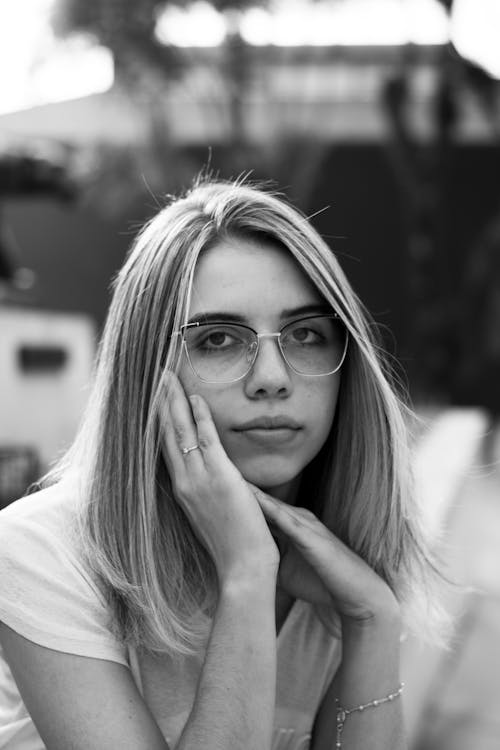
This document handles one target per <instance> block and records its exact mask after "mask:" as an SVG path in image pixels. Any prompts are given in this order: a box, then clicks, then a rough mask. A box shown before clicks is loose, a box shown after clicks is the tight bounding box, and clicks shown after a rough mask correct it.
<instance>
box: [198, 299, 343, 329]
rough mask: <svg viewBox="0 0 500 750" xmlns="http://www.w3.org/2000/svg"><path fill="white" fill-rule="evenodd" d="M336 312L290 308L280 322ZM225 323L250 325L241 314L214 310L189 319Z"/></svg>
mask: <svg viewBox="0 0 500 750" xmlns="http://www.w3.org/2000/svg"><path fill="white" fill-rule="evenodd" d="M334 312H335V311H334V310H333V309H332V308H331V307H330V305H327V304H324V303H323V304H312V305H301V306H300V307H293V308H292V307H290V308H286V309H284V310H282V311H281V313H280V320H285V319H287V318H297V317H302V316H306V315H325V314H326V315H328V314H329V313H334ZM219 321H220V322H221V323H222V322H224V323H243V324H246V325H248V323H249V320H248V318H247V317H245V315H240V314H239V313H236V312H234V313H228V312H227V311H222V310H220V311H218V310H214V311H211V312H203V313H197V314H196V315H193V317H192V318H190V319H189V323H190V324H192V323H214V322H219Z"/></svg>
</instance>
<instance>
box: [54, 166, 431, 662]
mask: <svg viewBox="0 0 500 750" xmlns="http://www.w3.org/2000/svg"><path fill="white" fill-rule="evenodd" d="M227 236H236V237H238V236H245V237H257V236H258V237H261V238H262V237H264V238H265V239H267V240H268V241H271V242H273V243H279V245H281V246H283V247H285V248H286V249H287V250H288V251H289V252H290V253H291V254H292V255H293V256H294V258H295V259H296V261H297V262H298V263H299V264H300V266H301V267H302V268H303V269H304V272H305V273H306V275H307V276H308V277H309V278H310V279H311V280H312V281H313V283H314V284H315V285H316V287H317V288H318V290H319V291H320V293H321V294H322V295H323V297H324V298H325V299H326V300H327V301H328V303H329V304H330V305H331V306H332V308H333V309H335V311H336V312H337V313H338V314H339V316H340V317H341V318H342V320H343V322H344V324H345V326H346V327H347V329H348V331H349V336H350V343H349V347H348V353H347V358H346V361H345V363H344V365H343V369H342V377H341V387H340V394H339V400H338V405H337V412H336V416H335V420H334V424H333V427H332V431H331V434H330V437H329V439H328V440H327V442H326V444H325V445H324V446H323V448H322V449H321V451H320V453H319V454H318V456H316V458H315V459H313V462H312V463H311V464H310V466H309V467H307V468H306V470H305V473H304V478H303V488H305V490H306V491H307V494H308V495H309V497H314V498H315V501H314V504H313V505H312V506H311V507H312V509H313V510H315V512H316V513H317V514H318V515H319V516H320V517H321V518H322V520H323V522H324V523H325V524H326V525H327V526H328V527H329V528H330V529H331V530H332V531H333V532H334V533H335V534H336V535H337V536H338V537H340V538H341V539H342V540H343V541H344V542H346V543H347V544H348V545H349V546H350V547H351V548H352V549H353V550H354V551H355V552H357V553H358V554H359V555H361V557H363V558H364V559H365V560H366V561H367V562H368V563H369V565H371V566H372V567H373V569H374V570H375V571H376V572H377V573H379V574H380V575H381V576H382V577H383V578H384V579H385V580H386V581H387V583H388V584H389V585H390V587H391V588H392V589H393V591H394V592H395V594H396V595H397V597H398V598H399V599H400V601H401V602H402V603H403V604H404V605H405V606H404V610H403V611H404V612H405V613H406V619H407V624H408V626H409V627H410V628H414V629H415V630H421V629H422V628H423V627H425V625H426V624H427V625H429V623H430V622H433V616H432V614H430V610H431V609H432V605H433V601H432V597H429V596H427V597H426V596H424V597H423V600H422V601H424V602H427V605H426V607H427V608H426V609H422V607H421V602H419V603H418V606H417V607H413V608H412V606H411V602H412V601H413V602H415V601H417V600H415V598H414V597H410V592H414V591H415V590H418V591H422V592H424V594H425V592H426V591H427V583H426V582H428V581H429V580H430V579H431V578H432V569H433V565H432V560H431V555H430V553H429V551H428V550H427V548H426V542H425V535H424V534H423V533H422V530H421V528H420V526H419V518H418V509H417V507H416V503H415V500H414V492H413V487H412V473H411V467H410V450H409V446H408V435H409V432H408V427H407V417H408V416H409V415H410V411H409V410H408V408H407V407H406V406H405V403H404V401H403V400H402V397H401V396H400V395H398V390H400V389H399V388H398V387H397V383H396V382H395V380H394V377H393V375H392V372H391V369H390V368H389V366H388V363H387V361H386V360H385V359H384V358H383V355H382V353H381V349H380V344H379V341H378V339H377V334H376V330H375V327H374V325H373V323H372V322H371V320H370V317H369V315H368V314H367V312H366V311H365V309H364V308H363V305H362V304H361V302H360V301H359V299H358V298H357V296H356V295H355V293H354V292H353V290H352V289H351V287H350V285H349V282H348V281H347V279H346V277H345V275H344V273H343V271H342V269H341V267H340V265H339V263H338V261H337V260H336V258H335V255H334V254H333V252H332V251H331V249H330V248H329V247H328V246H327V244H326V243H325V242H324V241H323V240H322V239H321V237H320V236H319V235H318V233H317V232H316V231H315V230H314V228H313V227H312V226H311V224H310V223H309V222H308V221H307V219H306V218H305V217H304V216H303V215H301V214H300V213H299V212H298V211H297V210H296V209H294V208H292V207H291V206H290V205H288V204H287V203H286V202H285V201H284V200H283V199H281V198H280V197H277V196H276V195H273V194H271V193H269V192H265V191H262V190H259V189H256V188H254V187H251V186H250V185H248V184H241V183H240V182H236V183H225V182H210V181H208V182H199V183H198V184H196V185H195V186H194V188H193V189H192V190H191V191H190V192H188V193H187V194H186V195H185V196H183V197H181V198H179V199H177V200H174V201H173V202H171V203H170V204H169V205H168V206H167V207H165V208H164V209H162V210H161V211H160V212H159V213H158V214H157V215H156V216H155V217H154V218H153V219H152V220H151V221H150V222H148V223H147V224H146V225H145V227H144V228H143V229H142V231H141V232H140V233H139V235H138V236H137V238H136V240H135V242H134V243H133V246H132V248H131V251H130V253H129V255H128V257H127V259H126V261H125V263H124V265H123V267H122V269H121V270H120V272H119V273H118V275H117V277H116V279H115V281H114V294H113V299H112V302H111V306H110V310H109V314H108V318H107V321H106V326H105V330H104V333H103V336H102V340H101V343H100V347H99V351H98V357H97V364H96V374H95V380H94V385H93V389H92V393H91V397H90V400H89V403H88V407H87V410H86V413H85V416H84V419H83V421H82V425H81V428H80V431H79V434H78V436H77V438H76V440H75V442H74V444H73V446H72V447H71V449H70V450H69V451H68V453H67V454H66V456H65V457H64V458H63V459H62V460H61V461H60V462H59V464H58V465H57V466H56V467H55V468H54V469H53V470H52V471H51V472H50V473H49V475H48V481H56V480H58V479H63V478H64V477H65V476H68V475H71V473H72V472H76V473H77V474H78V476H79V477H80V483H81V491H82V493H83V497H84V502H83V503H82V506H81V518H80V522H81V523H80V527H81V528H80V530H81V539H82V543H83V547H84V549H85V550H86V557H87V562H88V565H89V566H90V568H91V570H92V571H93V573H94V574H95V576H96V577H97V579H98V580H99V582H100V583H101V585H102V588H103V590H104V592H105V594H106V596H107V599H108V602H109V604H110V607H111V611H112V613H113V623H114V627H115V628H116V631H117V632H118V634H119V635H120V637H121V638H122V639H123V640H124V642H126V643H129V644H131V645H135V646H141V647H144V648H147V649H151V650H157V651H168V652H170V653H178V654H183V653H184V654H185V653H190V652H192V651H193V650H195V649H196V648H197V647H198V646H199V645H200V644H201V643H202V641H203V640H204V638H206V635H207V628H208V627H209V625H208V623H209V617H210V615H211V613H212V612H213V609H214V606H215V602H216V591H217V581H216V575H215V570H214V566H213V563H212V561H211V559H210V558H209V555H208V553H207V552H206V551H205V549H204V547H203V546H202V545H201V544H200V542H199V541H198V539H197V537H196V535H195V534H194V532H193V530H192V528H191V527H190V525H189V523H188V521H187V519H186V517H185V515H184V514H183V512H182V511H181V510H180V508H179V506H178V504H177V503H176V501H175V499H174V498H173V495H172V492H171V490H170V483H169V478H168V474H167V471H166V467H165V464H164V462H163V459H162V455H161V451H160V435H159V424H158V409H159V404H160V401H161V399H163V398H164V396H165V391H164V374H165V372H166V371H168V370H171V369H173V370H176V368H177V367H178V365H179V361H180V354H181V352H180V348H179V343H178V338H179V337H173V338H171V333H172V332H173V331H175V330H177V329H178V328H179V327H180V326H181V325H182V324H183V323H185V322H186V321H187V316H188V308H189V294H190V289H191V284H192V279H193V274H194V270H195V267H196V263H197V259H198V257H199V255H200V253H201V252H203V251H204V250H206V249H207V248H209V247H210V246H211V245H213V244H215V243H216V242H218V241H219V240H220V239H221V238H223V237H227Z"/></svg>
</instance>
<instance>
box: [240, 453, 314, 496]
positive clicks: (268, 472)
mask: <svg viewBox="0 0 500 750" xmlns="http://www.w3.org/2000/svg"><path fill="white" fill-rule="evenodd" d="M235 464H236V466H237V467H238V469H239V471H241V474H242V476H243V478H244V479H246V480H247V482H251V483H252V484H255V486H256V487H260V489H262V490H266V489H269V488H272V487H280V486H281V485H285V484H288V483H289V482H291V481H293V480H294V479H295V478H296V477H297V476H298V474H300V472H301V471H302V468H303V467H302V466H297V464H296V463H295V462H292V461H290V459H288V460H287V459H280V458H278V457H271V456H267V457H265V458H264V459H261V460H259V461H251V460H248V459H247V460H243V461H240V462H236V461H235Z"/></svg>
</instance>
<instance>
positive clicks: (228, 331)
mask: <svg viewBox="0 0 500 750" xmlns="http://www.w3.org/2000/svg"><path fill="white" fill-rule="evenodd" d="M184 340H185V342H186V347H187V352H188V357H189V360H190V362H191V366H192V368H193V370H194V371H195V373H196V374H197V375H198V377H200V378H201V379H202V380H205V381H208V382H214V383H224V382H226V383H228V382H231V381H232V380H238V379H239V378H242V377H244V376H245V375H246V374H247V373H248V372H249V371H250V369H251V367H252V365H253V363H254V360H255V357H256V352H257V348H258V346H259V340H258V337H257V335H256V334H255V333H254V332H253V331H252V330H251V329H249V328H247V327H246V326H242V325H238V324H237V323H209V324H206V325H204V324H202V325H200V326H196V327H192V328H186V329H185V331H184ZM345 344H346V332H345V328H344V326H343V324H342V322H341V321H340V320H338V319H337V318H333V317H327V316H318V317H314V318H304V319H301V320H296V321H294V322H292V323H289V324H288V325H286V326H285V327H284V328H283V329H282V330H281V336H280V347H281V351H282V354H283V357H284V358H285V360H286V362H287V363H288V365H289V366H290V367H291V368H292V369H293V370H295V371H296V372H298V373H301V374H303V375H327V374H328V373H331V372H333V371H335V370H336V369H337V368H338V367H339V365H340V363H341V361H342V357H343V355H344V351H345Z"/></svg>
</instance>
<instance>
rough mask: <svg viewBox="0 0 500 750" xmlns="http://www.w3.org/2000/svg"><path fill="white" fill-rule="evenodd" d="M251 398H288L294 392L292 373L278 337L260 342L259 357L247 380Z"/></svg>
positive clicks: (247, 390)
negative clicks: (282, 352)
mask: <svg viewBox="0 0 500 750" xmlns="http://www.w3.org/2000/svg"><path fill="white" fill-rule="evenodd" d="M245 391H246V394H247V396H248V397H249V398H252V399H256V398H277V397H278V398H286V397H287V396H289V395H290V393H291V391H292V380H291V372H290V368H289V367H288V365H287V363H286V362H285V360H284V359H283V355H282V354H281V351H280V348H279V345H278V341H277V339H276V337H271V336H269V337H267V336H266V337H264V336H263V337H262V338H260V340H259V349H258V352H257V357H256V359H255V362H254V363H253V366H252V369H251V370H250V372H249V373H248V375H247V377H246V378H245Z"/></svg>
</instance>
